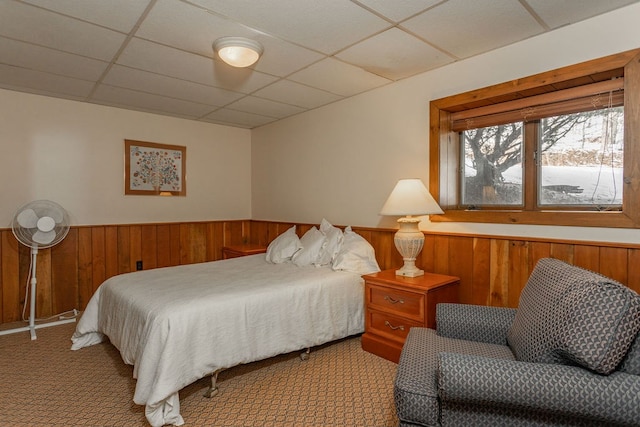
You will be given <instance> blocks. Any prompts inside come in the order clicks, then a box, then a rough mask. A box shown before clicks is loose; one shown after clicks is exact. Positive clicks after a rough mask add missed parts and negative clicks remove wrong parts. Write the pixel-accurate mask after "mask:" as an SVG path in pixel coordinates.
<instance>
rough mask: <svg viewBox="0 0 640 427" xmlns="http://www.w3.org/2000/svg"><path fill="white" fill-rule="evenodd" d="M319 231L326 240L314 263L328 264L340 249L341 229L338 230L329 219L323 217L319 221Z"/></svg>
mask: <svg viewBox="0 0 640 427" xmlns="http://www.w3.org/2000/svg"><path fill="white" fill-rule="evenodd" d="M320 231H321V232H322V234H324V235H325V237H326V238H327V241H326V242H325V244H324V246H323V247H322V249H321V250H320V254H319V255H318V259H317V261H316V264H317V265H328V264H331V263H332V262H333V260H334V258H335V257H336V255H337V254H338V251H340V246H341V245H342V238H343V234H342V230H340V229H339V228H338V227H334V226H333V225H331V223H330V222H329V221H327V220H326V219H324V218H322V222H321V223H320Z"/></svg>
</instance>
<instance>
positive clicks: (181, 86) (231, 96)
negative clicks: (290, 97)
mask: <svg viewBox="0 0 640 427" xmlns="http://www.w3.org/2000/svg"><path fill="white" fill-rule="evenodd" d="M103 82H104V83H106V84H109V85H111V86H118V87H122V88H128V89H134V90H139V91H142V92H147V93H153V94H156V95H162V96H167V97H170V98H176V99H182V100H185V101H192V102H197V103H200V104H207V105H212V106H218V107H222V106H224V105H227V104H228V103H230V102H233V101H235V100H237V99H239V98H241V97H243V96H244V95H243V94H241V93H238V92H231V91H228V90H224V89H219V88H215V87H212V86H207V85H203V84H199V83H193V82H188V81H185V80H180V79H175V78H173V77H167V76H163V75H160V74H154V73H149V72H147V71H142V70H137V69H135V68H128V67H123V66H120V65H114V66H113V67H112V68H111V70H109V73H108V74H107V76H106V77H105V78H104V79H103Z"/></svg>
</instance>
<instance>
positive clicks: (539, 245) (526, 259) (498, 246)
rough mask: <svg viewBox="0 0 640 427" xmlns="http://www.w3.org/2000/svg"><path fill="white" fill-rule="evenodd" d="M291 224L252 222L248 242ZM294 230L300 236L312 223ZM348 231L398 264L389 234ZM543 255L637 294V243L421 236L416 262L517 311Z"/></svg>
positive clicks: (478, 299) (385, 261)
mask: <svg viewBox="0 0 640 427" xmlns="http://www.w3.org/2000/svg"><path fill="white" fill-rule="evenodd" d="M292 225H294V224H292V223H276V222H263V221H252V222H251V232H250V238H251V240H252V241H255V242H260V243H266V242H269V241H271V239H273V238H274V237H275V236H277V234H278V233H281V232H283V231H285V230H286V229H287V228H288V227H291V226H292ZM297 226H298V228H297V231H298V234H299V235H302V234H304V232H305V231H306V230H308V229H309V228H311V226H312V225H309V224H297ZM353 229H354V231H356V232H358V233H359V234H361V235H362V236H363V237H364V238H365V239H367V240H368V241H369V242H370V243H371V244H372V246H373V247H374V248H375V250H376V258H377V260H378V264H379V265H380V268H381V269H383V270H385V269H388V268H397V267H399V266H401V265H402V258H401V257H400V255H399V254H398V251H397V250H396V248H395V245H394V243H393V235H394V234H395V230H388V229H375V228H362V227H353ZM545 257H552V258H557V259H560V260H563V261H566V262H568V263H570V264H574V265H577V266H580V267H583V268H586V269H589V270H592V271H596V272H599V273H601V274H603V275H605V276H608V277H611V278H613V279H615V280H618V281H619V282H621V283H623V284H625V285H627V286H629V287H630V288H631V289H633V290H635V291H636V292H639V293H640V245H631V244H620V243H602V242H582V241H567V240H555V239H538V238H536V239H532V238H526V237H499V236H473V235H457V234H446V233H425V243H424V248H423V250H422V252H421V254H420V259H419V260H417V261H416V264H417V265H418V266H419V267H420V268H423V269H424V270H425V271H430V272H434V273H441V274H449V275H453V276H458V277H460V301H461V302H463V303H467V304H480V305H493V306H502V307H517V306H518V300H519V299H520V292H521V291H522V288H523V287H524V285H525V284H526V281H527V279H528V277H529V274H530V273H531V271H532V270H533V267H534V266H535V264H536V263H537V261H538V260H539V259H540V258H545Z"/></svg>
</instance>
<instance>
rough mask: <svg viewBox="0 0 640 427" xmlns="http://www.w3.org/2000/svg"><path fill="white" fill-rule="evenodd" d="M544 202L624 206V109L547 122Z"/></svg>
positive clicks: (542, 177)
mask: <svg viewBox="0 0 640 427" xmlns="http://www.w3.org/2000/svg"><path fill="white" fill-rule="evenodd" d="M540 125H541V128H540V129H541V139H540V144H541V145H540V147H539V150H538V152H539V153H540V152H541V153H542V156H541V158H540V162H539V164H540V169H539V170H540V172H539V173H540V179H539V182H540V183H541V186H542V188H541V191H539V198H538V199H539V200H538V201H539V204H540V205H556V206H558V205H564V206H567V205H579V206H591V207H597V208H610V207H619V206H621V205H622V171H623V167H622V165H623V146H624V145H623V133H624V107H616V108H606V109H601V110H595V111H589V112H583V113H575V114H567V115H562V116H556V117H548V118H546V119H543V120H542V121H541V124H540Z"/></svg>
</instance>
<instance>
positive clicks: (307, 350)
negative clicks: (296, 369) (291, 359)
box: [300, 347, 311, 361]
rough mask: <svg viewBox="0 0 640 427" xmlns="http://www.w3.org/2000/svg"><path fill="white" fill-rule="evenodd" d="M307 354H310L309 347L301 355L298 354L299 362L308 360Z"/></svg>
mask: <svg viewBox="0 0 640 427" xmlns="http://www.w3.org/2000/svg"><path fill="white" fill-rule="evenodd" d="M309 353H311V347H308V348H307V349H306V350H305V351H304V352H303V353H300V360H302V361H304V360H308V359H309Z"/></svg>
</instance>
